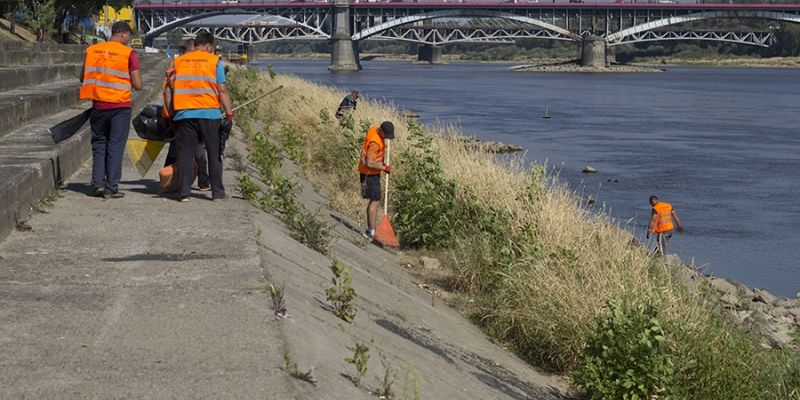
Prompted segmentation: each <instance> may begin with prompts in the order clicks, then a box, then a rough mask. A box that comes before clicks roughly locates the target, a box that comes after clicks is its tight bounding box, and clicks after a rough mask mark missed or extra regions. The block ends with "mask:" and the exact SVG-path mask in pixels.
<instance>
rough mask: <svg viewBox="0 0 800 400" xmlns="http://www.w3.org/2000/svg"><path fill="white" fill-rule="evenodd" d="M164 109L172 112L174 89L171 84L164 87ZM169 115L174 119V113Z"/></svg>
mask: <svg viewBox="0 0 800 400" xmlns="http://www.w3.org/2000/svg"><path fill="white" fill-rule="evenodd" d="M164 108H165V109H167V110H172V87H170V85H169V84H167V85H164ZM169 114H170V117H172V112H170V113H169Z"/></svg>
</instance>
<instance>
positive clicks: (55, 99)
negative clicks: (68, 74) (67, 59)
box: [0, 78, 80, 138]
mask: <svg viewBox="0 0 800 400" xmlns="http://www.w3.org/2000/svg"><path fill="white" fill-rule="evenodd" d="M79 91H80V82H79V81H78V80H77V79H75V78H73V79H69V80H60V81H55V82H50V83H45V84H43V85H37V86H31V87H27V88H21V89H14V90H8V91H5V92H3V93H2V94H0V138H2V137H3V136H4V134H6V133H8V132H10V131H12V130H14V129H16V128H19V127H21V126H23V125H25V124H28V123H31V122H33V121H36V120H39V119H41V118H42V117H46V116H48V115H52V114H55V113H57V112H59V111H63V110H65V109H67V108H69V107H72V106H74V105H76V104H77V103H78V92H79Z"/></svg>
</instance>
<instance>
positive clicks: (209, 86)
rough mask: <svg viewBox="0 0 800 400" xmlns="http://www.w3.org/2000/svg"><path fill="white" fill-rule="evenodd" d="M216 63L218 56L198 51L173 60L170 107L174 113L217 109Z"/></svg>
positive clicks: (218, 103)
mask: <svg viewBox="0 0 800 400" xmlns="http://www.w3.org/2000/svg"><path fill="white" fill-rule="evenodd" d="M217 62H219V56H217V55H214V54H211V53H208V52H205V51H200V50H196V51H192V52H189V53H186V54H184V55H182V56H180V57H178V58H176V59H175V82H174V83H173V84H172V93H173V96H172V105H173V108H174V109H175V110H176V111H178V110H192V109H198V108H217V109H218V108H219V106H220V102H219V89H218V88H217Z"/></svg>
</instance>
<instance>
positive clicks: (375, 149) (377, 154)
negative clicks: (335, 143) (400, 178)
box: [358, 121, 394, 240]
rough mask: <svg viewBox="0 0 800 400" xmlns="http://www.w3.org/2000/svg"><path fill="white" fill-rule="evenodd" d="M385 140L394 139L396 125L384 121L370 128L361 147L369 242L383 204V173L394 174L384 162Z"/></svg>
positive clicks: (362, 191) (361, 171)
mask: <svg viewBox="0 0 800 400" xmlns="http://www.w3.org/2000/svg"><path fill="white" fill-rule="evenodd" d="M385 139H394V125H393V124H392V123H391V122H389V121H384V122H383V123H381V124H380V126H378V125H375V126H373V127H371V128H369V130H368V131H367V135H366V136H365V137H364V144H363V145H362V146H361V159H360V160H359V162H358V172H359V180H360V182H361V197H362V198H364V199H367V200H369V203H367V230H366V231H364V236H366V238H367V239H369V240H372V239H373V238H374V237H375V221H376V219H377V216H378V207H379V206H380V204H381V172H385V173H387V174H388V173H390V172H392V167H391V166H390V165H386V164H385V163H384V162H383V160H384V158H383V156H384V152H385V149H386V143H385Z"/></svg>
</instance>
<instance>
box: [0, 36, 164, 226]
mask: <svg viewBox="0 0 800 400" xmlns="http://www.w3.org/2000/svg"><path fill="white" fill-rule="evenodd" d="M0 54H2V57H3V58H2V63H3V64H4V65H7V66H5V67H2V68H0V78H3V79H0V82H2V84H1V86H2V92H0V239H2V238H4V237H5V236H6V235H8V234H9V232H11V231H12V230H13V229H14V227H15V226H17V225H18V224H20V223H22V222H24V221H25V220H26V219H27V218H28V216H29V215H30V213H31V211H32V209H33V208H35V207H36V206H37V204H38V203H39V202H40V201H41V200H42V199H43V198H45V197H47V196H48V195H49V194H52V193H53V192H54V191H55V189H56V187H57V186H58V185H59V184H60V183H61V182H62V181H63V180H64V179H65V178H66V177H68V176H70V175H72V174H73V173H74V172H75V171H77V170H78V168H79V167H80V166H81V164H83V162H84V161H86V160H87V159H88V158H89V157H90V155H91V148H90V146H89V140H90V133H89V124H86V125H85V126H84V128H83V129H82V130H81V131H80V132H78V133H77V134H76V135H75V136H73V137H72V138H70V139H68V140H65V141H64V142H61V143H58V144H55V143H53V140H52V139H51V137H50V135H49V133H48V132H47V130H48V128H50V127H51V126H53V125H55V124H57V123H59V122H61V121H64V120H66V119H68V118H71V117H73V116H75V115H77V114H79V113H80V112H82V111H84V110H85V109H86V107H88V106H89V103H88V102H79V100H78V91H79V89H80V82H79V81H78V75H79V73H80V65H81V62H82V60H83V47H81V46H75V45H66V46H60V45H52V44H31V43H25V42H0ZM141 61H142V70H143V71H145V74H144V80H145V82H146V85H145V88H144V89H143V90H141V91H139V92H136V93H135V95H134V101H133V103H134V109H138V108H140V107H141V106H142V105H143V104H144V103H145V102H146V101H147V99H148V98H150V97H151V95H153V94H154V93H155V92H156V91H157V88H160V77H161V74H162V72H163V70H164V69H165V68H166V64H167V60H166V58H164V57H163V56H142V57H141Z"/></svg>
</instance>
